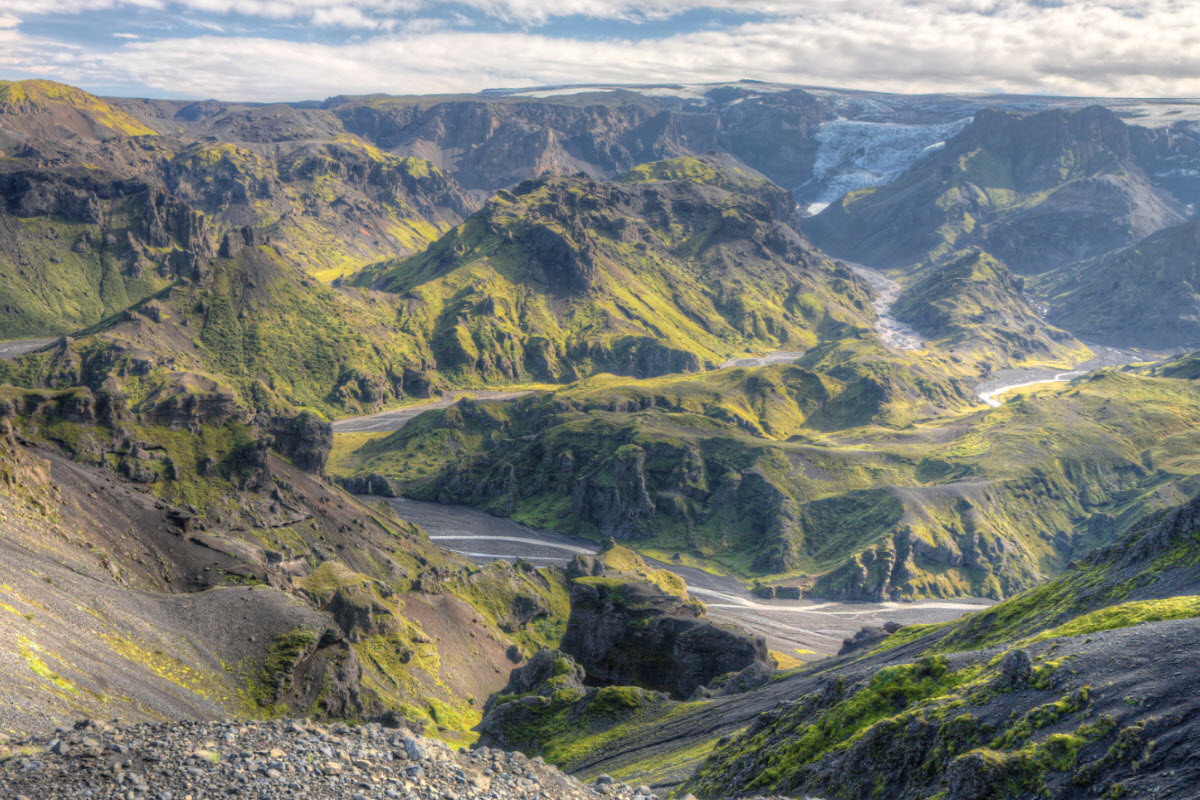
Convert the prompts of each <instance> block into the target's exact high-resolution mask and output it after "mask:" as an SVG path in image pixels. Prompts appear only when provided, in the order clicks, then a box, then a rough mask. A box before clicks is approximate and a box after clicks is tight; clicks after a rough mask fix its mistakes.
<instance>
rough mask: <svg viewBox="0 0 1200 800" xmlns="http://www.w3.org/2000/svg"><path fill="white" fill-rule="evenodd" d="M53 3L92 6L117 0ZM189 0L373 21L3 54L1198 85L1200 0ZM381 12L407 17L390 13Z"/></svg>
mask: <svg viewBox="0 0 1200 800" xmlns="http://www.w3.org/2000/svg"><path fill="white" fill-rule="evenodd" d="M155 1H156V0H139V2H141V3H143V4H151V3H153V2H155ZM6 2H7V3H11V2H16V3H27V4H28V3H30V2H32V0H0V7H4V6H5V4H6ZM45 2H46V3H50V4H55V5H57V6H60V7H64V8H65V7H67V6H83V5H87V6H89V7H97V6H98V5H100V4H103V3H104V2H106V0H45ZM109 2H110V3H115V2H117V0H109ZM185 2H186V5H187V6H188V7H189V8H191V9H193V10H194V11H195V12H197V13H198V12H201V11H206V12H209V13H224V12H226V11H230V10H232V9H234V8H235V7H236V9H237V10H238V11H239V12H242V13H246V12H247V10H250V11H251V12H252V13H255V14H258V15H260V16H264V17H272V18H278V19H286V18H292V17H296V16H304V15H308V16H309V17H310V18H313V19H314V21H316V19H318V18H319V19H320V22H321V23H322V24H327V25H340V26H349V27H355V26H357V27H371V26H374V27H375V30H374V31H373V32H372V33H373V35H370V36H368V38H365V39H364V40H361V41H354V42H350V43H347V44H343V45H338V46H332V45H318V44H311V43H303V42H291V41H284V40H280V39H268V38H253V37H244V36H199V37H192V38H183V39H179V38H175V39H164V40H158V41H150V40H145V41H131V42H129V43H126V44H124V45H122V46H121V47H119V48H117V50H116V51H113V52H105V51H97V52H90V51H88V50H86V49H81V48H74V49H73V48H63V47H62V46H61V44H59V43H56V42H52V41H46V40H32V39H30V38H28V37H24V36H21V37H18V38H17V39H16V40H15V42H14V44H13V45H12V46H6V47H5V48H4V50H5V52H4V53H0V64H9V65H11V66H13V67H15V68H17V69H19V70H21V71H24V72H36V73H39V74H44V73H50V74H52V75H53V76H56V77H58V78H59V79H61V80H66V81H70V82H75V83H80V84H83V85H85V86H86V85H89V84H91V85H104V86H111V85H114V84H118V83H123V84H127V85H136V86H144V87H147V88H149V89H154V90H157V91H160V92H168V93H172V94H177V95H187V96H198V97H211V96H218V97H227V98H240V99H255V100H274V99H299V98H320V97H324V96H328V95H333V94H342V93H367V92H377V91H382V92H395V93H425V92H448V91H475V90H478V89H482V88H487V87H494V86H528V85H536V84H555V83H580V82H588V83H591V82H626V83H647V82H683V81H696V82H701V81H721V80H732V79H738V78H756V79H760V80H769V81H778V82H785V83H804V84H813V85H826V86H844V87H850V86H852V87H859V88H872V89H879V90H884V91H899V92H926V91H995V90H1002V91H1010V92H1039V93H1058V94H1075V95H1092V94H1105V95H1125V96H1200V47H1198V46H1197V45H1198V44H1200V15H1197V14H1196V13H1195V8H1194V0H1140V1H1137V0H1107V2H1106V1H1105V0H1061V2H1059V3H1058V4H1057V5H1054V4H1049V3H1037V4H1034V3H1032V2H1027V1H1026V0H822V2H819V3H818V2H816V0H792V1H791V2H785V1H784V0H763V2H752V1H751V0H746V1H745V2H743V1H742V0H680V2H671V3H667V2H665V0H646V2H641V3H637V4H634V3H631V2H625V0H555V2H548V1H547V0H462V3H466V4H468V5H471V6H473V7H475V8H476V9H477V10H479V11H481V12H483V13H487V14H493V15H498V16H505V15H508V16H511V17H512V18H514V19H523V20H533V19H538V18H539V15H540V17H541V18H544V17H548V16H552V15H561V14H569V13H586V14H592V15H595V16H621V15H626V16H630V17H637V16H643V17H644V16H652V15H656V14H665V13H667V11H668V9H675V10H678V9H680V8H683V7H685V6H700V5H704V6H708V7H722V8H738V9H741V10H748V9H749V10H759V11H762V12H764V13H765V14H767V16H766V17H765V18H764V19H762V20H759V21H755V22H751V23H746V24H742V25H738V26H729V27H722V28H716V29H710V30H705V31H702V32H694V33H681V34H676V35H670V36H664V37H662V38H658V39H654V40H652V41H645V40H642V41H624V40H605V41H579V40H572V39H568V38H563V37H552V36H548V35H542V34H539V33H538V32H537V29H536V27H534V28H529V29H526V32H523V33H478V32H473V31H471V30H469V29H464V28H463V27H462V26H461V25H459V24H457V23H450V24H454V25H455V27H454V28H453V29H445V28H440V29H439V27H438V23H437V22H435V21H434V22H431V17H429V16H428V15H427V12H430V10H431V9H432V8H434V7H435V6H436V5H437V3H435V2H432V0H348V1H347V2H333V0H185ZM38 4H39V5H41V4H42V0H38ZM175 5H179V4H173V5H172V7H174V6H175ZM460 5H461V3H460ZM6 10H7V8H6ZM17 13H20V12H19V11H18V12H17ZM422 14H424V15H425V16H417V15H422ZM387 15H391V16H390V18H391V19H392V20H400V23H399V26H398V27H393V26H392V25H391V24H381V23H380V20H382V19H384V17H385V16H387ZM410 22H411V23H412V24H411V25H410V24H408V23H410Z"/></svg>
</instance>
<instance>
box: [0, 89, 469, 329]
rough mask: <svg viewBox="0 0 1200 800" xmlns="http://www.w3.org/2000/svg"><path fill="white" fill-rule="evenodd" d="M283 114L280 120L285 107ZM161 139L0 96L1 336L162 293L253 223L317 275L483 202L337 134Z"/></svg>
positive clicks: (387, 253) (82, 321) (378, 252)
mask: <svg viewBox="0 0 1200 800" xmlns="http://www.w3.org/2000/svg"><path fill="white" fill-rule="evenodd" d="M289 113H290V112H289ZM261 133H262V135H261V136H259V139H260V141H255V142H239V141H228V140H224V141H222V140H213V139H204V140H196V139H188V138H181V137H178V136H175V135H160V134H156V132H155V130H152V129H151V128H150V127H149V126H147V125H146V124H145V123H143V122H141V121H139V119H138V118H137V117H135V116H134V115H133V114H131V113H129V112H127V111H126V110H124V109H121V108H118V107H116V106H114V105H112V104H109V103H108V102H107V101H104V100H101V99H100V98H97V97H94V96H92V95H89V94H87V93H85V92H82V91H80V90H78V89H74V88H72V87H68V86H62V85H60V84H51V83H48V82H45V81H22V82H16V83H6V84H4V85H3V87H2V88H0V151H2V152H3V153H4V155H5V156H6V157H5V158H3V159H2V160H0V230H2V231H3V234H4V235H3V237H2V241H0V302H2V304H3V308H4V311H5V314H4V315H3V319H2V320H0V337H5V338H18V337H33V336H46V335H55V334H62V333H67V332H71V331H73V330H76V329H78V328H82V327H86V326H89V325H93V324H95V323H97V322H99V321H100V320H102V319H104V318H106V317H109V316H111V315H113V314H116V313H118V312H120V311H122V310H124V309H125V308H128V307H129V306H131V305H133V304H135V303H138V302H141V301H143V300H145V299H146V298H148V297H150V296H151V295H153V294H155V293H157V292H158V291H160V290H162V289H163V288H165V287H166V286H167V285H169V284H170V283H172V282H173V281H174V280H176V279H177V278H178V276H180V275H182V274H185V273H188V272H190V271H192V270H194V269H195V267H196V265H197V264H200V263H202V262H205V261H206V260H208V259H210V258H211V257H212V256H213V255H214V253H215V251H216V248H217V243H218V242H219V241H220V240H221V238H222V237H223V236H224V235H225V234H226V233H228V232H229V231H238V230H240V229H241V228H243V227H245V226H247V225H250V226H253V227H255V228H256V229H257V230H258V231H259V233H260V235H265V236H267V237H269V238H270V239H271V241H272V243H273V244H274V245H275V246H276V247H277V248H278V249H279V250H280V251H281V252H282V253H285V254H286V257H287V258H288V259H289V260H290V261H291V262H294V263H295V264H298V265H300V266H302V267H303V268H304V269H305V270H306V271H308V272H310V273H312V274H314V275H315V276H317V277H319V278H323V279H327V280H328V279H333V278H337V277H339V276H342V275H348V274H350V273H353V272H354V271H356V270H357V269H358V268H360V267H362V266H364V265H366V264H368V263H371V262H374V261H378V260H381V259H383V258H388V257H393V256H395V255H397V254H403V253H412V252H415V251H417V250H419V249H421V248H422V247H423V246H424V245H425V244H427V243H429V242H431V241H433V240H435V239H437V238H438V237H439V236H440V235H441V234H442V233H443V232H445V231H446V230H448V229H449V228H451V227H453V226H454V225H456V224H457V223H458V222H460V221H461V220H462V219H463V218H464V217H465V216H466V215H467V214H469V213H470V212H471V211H473V210H474V209H475V208H476V207H477V201H475V200H474V199H472V198H470V197H469V196H467V195H466V194H465V193H464V192H463V191H462V190H461V189H460V188H459V187H458V186H457V184H455V182H454V181H453V179H452V178H450V177H448V176H446V175H445V174H443V173H442V172H440V171H439V170H437V169H436V168H434V167H433V166H431V165H430V164H429V163H428V162H424V161H419V160H416V159H411V158H402V157H398V156H393V155H390V154H386V153H383V152H381V151H380V150H378V149H377V148H375V147H373V146H372V145H370V144H369V143H367V142H364V141H362V140H361V139H357V138H356V137H354V136H352V135H350V134H348V133H346V132H345V131H344V130H342V131H336V132H333V133H331V134H330V135H329V136H327V137H326V136H324V135H323V134H324V133H325V132H324V131H319V132H318V131H308V133H309V134H311V135H312V136H314V137H317V138H310V139H297V138H294V137H292V136H290V134H288V133H283V132H275V133H274V136H276V137H279V138H277V139H274V140H273V139H272V138H271V136H270V135H268V133H269V131H262V132H261Z"/></svg>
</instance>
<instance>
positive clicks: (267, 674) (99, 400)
mask: <svg viewBox="0 0 1200 800" xmlns="http://www.w3.org/2000/svg"><path fill="white" fill-rule="evenodd" d="M127 366H128V365H127ZM180 383H182V384H183V389H185V391H183V392H182V393H181V391H180V386H179V384H180ZM330 446H331V432H330V428H329V426H328V424H327V423H323V422H321V421H320V420H319V419H318V418H316V417H315V416H313V415H310V414H301V415H298V416H291V415H280V414H269V413H262V412H260V413H257V414H255V413H250V412H248V411H247V410H246V409H245V408H241V407H239V406H238V405H237V404H236V403H235V402H234V398H233V397H232V396H231V395H230V394H229V393H227V391H226V390H225V389H224V388H223V387H221V386H220V385H219V384H216V383H214V382H213V381H211V380H207V379H206V378H205V376H202V375H195V374H188V373H182V372H178V371H175V372H167V371H165V370H161V369H156V370H152V371H151V372H150V373H148V374H145V373H140V372H136V371H131V372H128V373H125V374H123V375H120V376H118V375H116V374H112V375H110V376H109V377H108V378H107V379H106V380H105V381H104V383H103V385H102V386H100V387H99V388H97V389H96V390H95V391H93V390H92V389H89V388H87V387H82V386H77V387H75V388H72V389H68V390H63V391H46V390H41V391H29V390H23V389H16V388H14V387H11V386H0V534H2V536H0V539H2V540H3V547H0V564H2V565H3V572H4V575H5V578H4V582H3V584H0V631H3V634H4V640H5V641H6V642H8V643H10V645H11V646H8V647H5V648H4V649H3V651H0V663H2V664H3V665H4V669H3V671H2V672H3V677H2V678H0V687H2V689H3V691H4V692H5V693H6V695H8V696H9V697H10V698H12V700H11V702H9V703H6V704H5V707H4V708H3V709H2V710H0V725H2V726H3V727H4V728H5V729H12V730H18V731H22V730H29V729H31V728H34V727H43V726H45V725H58V724H69V723H70V721H71V720H73V719H75V718H77V717H78V716H79V715H80V714H87V715H90V716H93V717H113V716H120V717H122V718H130V719H161V718H162V717H171V718H184V719H187V718H213V717H233V718H259V717H263V716H276V715H280V714H288V715H314V716H317V717H322V718H332V719H345V720H366V719H388V718H389V716H388V715H389V714H391V715H394V716H396V717H399V718H403V719H406V720H408V721H409V722H408V724H411V725H415V726H421V725H424V726H425V727H426V729H427V731H428V732H429V733H431V734H434V735H437V736H440V737H443V738H447V739H449V740H451V741H455V742H460V743H461V742H469V741H470V740H471V739H472V738H473V734H472V733H471V732H470V728H471V727H472V726H473V725H475V724H476V723H477V722H478V721H479V718H480V715H479V710H478V709H479V708H480V707H481V706H482V702H483V700H484V699H485V698H486V697H487V696H488V695H489V694H490V693H492V692H494V691H496V690H497V689H499V688H500V687H502V686H503V685H504V682H505V680H506V678H507V673H508V667H509V666H510V665H511V664H512V663H513V662H514V661H519V660H520V658H521V653H524V654H526V655H529V654H532V653H533V652H535V651H536V650H537V649H539V648H541V647H545V646H549V645H553V644H554V643H556V642H557V641H558V639H559V638H560V637H561V635H562V633H563V630H564V628H565V624H566V614H567V602H568V601H567V595H566V589H565V586H564V582H563V578H562V576H561V574H560V573H557V572H553V571H537V570H534V569H532V568H524V567H520V568H513V567H510V566H508V565H507V564H497V565H493V566H490V567H487V568H483V569H480V568H478V567H475V566H473V565H471V564H469V563H468V562H466V561H465V560H462V559H460V558H458V557H456V556H454V555H452V554H450V553H447V552H446V551H443V550H441V549H440V548H438V547H437V546H436V545H434V544H433V543H432V542H430V541H429V539H428V538H427V537H426V536H425V534H424V533H423V532H422V531H420V530H419V529H417V528H415V527H414V526H412V525H409V524H407V523H404V522H402V521H401V520H399V519H398V518H397V517H396V516H395V515H394V513H393V512H392V511H391V509H390V508H389V507H387V506H386V505H383V504H377V505H374V506H368V505H364V504H362V503H360V502H358V501H356V500H355V499H353V498H352V497H350V496H348V495H346V494H344V493H343V492H342V491H341V490H340V489H338V488H337V487H336V486H335V485H333V484H331V483H330V482H329V481H328V480H327V479H326V478H325V477H324V476H323V474H322V473H323V464H324V460H325V457H326V456H327V455H328V452H329V448H330ZM477 703H478V705H477Z"/></svg>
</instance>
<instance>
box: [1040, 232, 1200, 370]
mask: <svg viewBox="0 0 1200 800" xmlns="http://www.w3.org/2000/svg"><path fill="white" fill-rule="evenodd" d="M1198 285H1200V224H1198V223H1197V222H1195V221H1191V222H1186V223H1184V224H1182V225H1176V226H1174V227H1171V228H1167V229H1166V230H1163V231H1159V232H1158V233H1155V234H1153V235H1151V236H1148V237H1146V238H1145V239H1143V240H1142V241H1140V242H1138V243H1137V244H1134V245H1132V246H1130V247H1126V248H1123V249H1121V250H1117V251H1115V252H1113V253H1109V254H1107V255H1104V256H1101V257H1099V258H1095V259H1091V260H1088V261H1083V262H1080V263H1077V264H1071V265H1069V266H1066V267H1063V268H1061V269H1059V270H1056V271H1055V272H1051V273H1049V274H1047V275H1044V276H1042V277H1041V278H1040V279H1039V281H1038V284H1037V290H1038V293H1039V294H1040V295H1042V296H1044V297H1045V298H1046V302H1047V304H1048V305H1049V306H1050V313H1049V315H1048V317H1049V319H1050V320H1051V321H1052V322H1053V323H1054V324H1056V325H1061V326H1062V327H1064V328H1068V329H1069V330H1072V331H1074V332H1076V333H1077V334H1078V335H1080V336H1083V337H1085V338H1088V339H1090V340H1092V341H1096V342H1102V343H1105V344H1113V345H1118V346H1129V345H1141V346H1145V347H1163V348H1168V347H1180V346H1183V347H1189V346H1193V345H1195V343H1196V342H1198V341H1200V314H1198V313H1197V308H1200V294H1198V293H1197V289H1196V287H1197V286H1198Z"/></svg>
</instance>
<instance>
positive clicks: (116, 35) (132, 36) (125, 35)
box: [113, 33, 142, 39]
mask: <svg viewBox="0 0 1200 800" xmlns="http://www.w3.org/2000/svg"><path fill="white" fill-rule="evenodd" d="M113 38H114V39H140V38H142V37H141V36H138V35H137V34H136V33H114V34H113Z"/></svg>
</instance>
